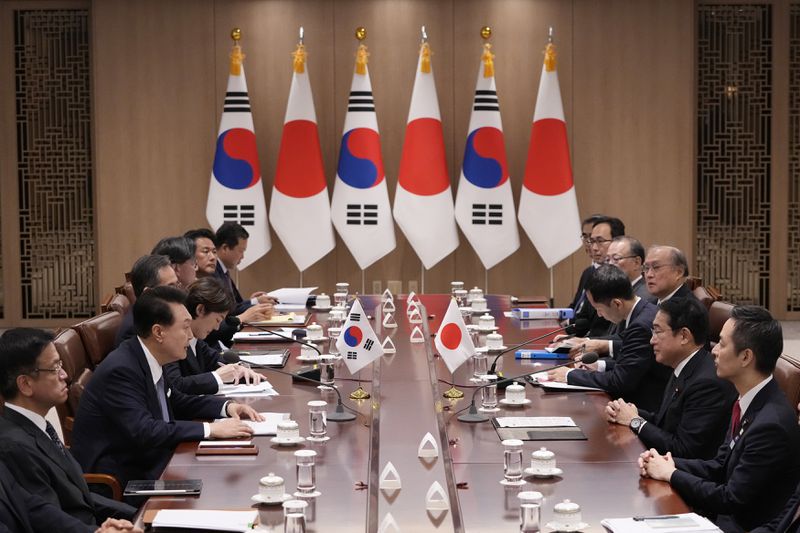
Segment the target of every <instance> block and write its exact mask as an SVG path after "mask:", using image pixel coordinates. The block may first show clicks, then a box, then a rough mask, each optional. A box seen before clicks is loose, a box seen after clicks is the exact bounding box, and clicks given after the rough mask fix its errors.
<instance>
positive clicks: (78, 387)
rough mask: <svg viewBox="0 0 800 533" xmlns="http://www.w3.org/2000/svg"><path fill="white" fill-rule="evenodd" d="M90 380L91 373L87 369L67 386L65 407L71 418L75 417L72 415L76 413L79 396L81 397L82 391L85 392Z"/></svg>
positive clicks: (79, 400)
mask: <svg viewBox="0 0 800 533" xmlns="http://www.w3.org/2000/svg"><path fill="white" fill-rule="evenodd" d="M90 379H92V371H91V370H89V369H88V368H84V369H83V372H81V375H80V376H78V378H77V379H76V380H75V381H73V382H72V383H71V384H70V386H69V396H67V405H68V406H69V409H70V410H71V411H72V413H73V415H72V416H73V417H74V416H75V414H74V413H77V412H78V404H80V402H81V396H83V391H85V390H86V386H87V385H89V380H90Z"/></svg>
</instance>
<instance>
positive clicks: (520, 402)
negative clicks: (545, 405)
mask: <svg viewBox="0 0 800 533" xmlns="http://www.w3.org/2000/svg"><path fill="white" fill-rule="evenodd" d="M500 403H502V404H503V405H511V406H521V405H528V404H529V403H531V399H530V398H525V399H524V400H507V399H506V398H501V399H500Z"/></svg>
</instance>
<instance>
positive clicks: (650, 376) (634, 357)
mask: <svg viewBox="0 0 800 533" xmlns="http://www.w3.org/2000/svg"><path fill="white" fill-rule="evenodd" d="M655 316H656V307H655V306H654V305H653V304H651V303H647V302H645V301H644V300H639V301H638V302H637V303H636V307H634V308H633V312H632V313H631V319H630V324H629V325H628V327H624V326H625V324H624V322H623V323H622V324H620V327H621V328H623V329H622V331H620V333H619V335H620V339H622V349H621V350H620V351H619V353H616V354H615V355H614V359H607V360H606V371H605V372H591V371H588V370H580V369H578V370H573V371H571V372H570V373H569V374H568V375H567V383H569V384H570V385H583V386H586V387H597V388H600V389H603V390H604V391H606V392H607V393H608V394H610V395H611V396H612V397H613V398H623V399H624V400H625V401H627V402H633V403H635V404H636V406H637V407H640V408H642V409H646V410H657V409H658V406H659V405H660V404H661V397H662V395H663V394H664V387H665V386H666V384H667V380H668V379H669V374H670V372H671V371H672V369H671V368H668V367H666V366H664V365H661V364H659V363H657V362H656V358H655V356H654V355H653V347H652V346H650V337H651V336H652V332H651V329H652V327H653V318H654V317H655Z"/></svg>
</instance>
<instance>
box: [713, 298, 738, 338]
mask: <svg viewBox="0 0 800 533" xmlns="http://www.w3.org/2000/svg"><path fill="white" fill-rule="evenodd" d="M733 307H734V305H733V304H732V303H729V302H722V301H716V302H714V303H712V304H711V307H710V308H709V309H708V340H709V342H711V344H712V345H713V344H716V343H718V342H719V334H720V332H721V331H722V326H724V325H725V322H727V321H728V319H729V318H730V317H731V312H732V311H733Z"/></svg>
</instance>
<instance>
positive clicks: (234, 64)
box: [231, 28, 244, 76]
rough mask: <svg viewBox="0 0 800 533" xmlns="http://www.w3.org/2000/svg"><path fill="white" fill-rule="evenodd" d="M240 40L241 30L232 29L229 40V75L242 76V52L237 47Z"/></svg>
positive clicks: (240, 48)
mask: <svg viewBox="0 0 800 533" xmlns="http://www.w3.org/2000/svg"><path fill="white" fill-rule="evenodd" d="M241 38H242V30H240V29H239V28H233V29H232V30H231V39H233V50H231V75H232V76H241V75H242V63H243V62H244V52H242V47H241V46H239V40H240V39H241Z"/></svg>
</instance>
